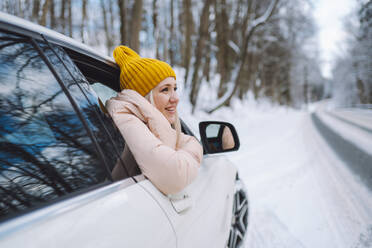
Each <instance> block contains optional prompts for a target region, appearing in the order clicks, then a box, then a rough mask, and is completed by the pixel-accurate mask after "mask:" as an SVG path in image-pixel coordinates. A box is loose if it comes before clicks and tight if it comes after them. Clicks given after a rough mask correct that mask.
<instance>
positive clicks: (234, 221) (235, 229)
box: [227, 175, 249, 248]
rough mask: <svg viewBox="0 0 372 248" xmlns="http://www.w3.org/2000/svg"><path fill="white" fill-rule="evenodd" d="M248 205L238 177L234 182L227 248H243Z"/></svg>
mask: <svg viewBox="0 0 372 248" xmlns="http://www.w3.org/2000/svg"><path fill="white" fill-rule="evenodd" d="M248 215H249V204H248V195H247V191H246V189H245V186H244V183H243V182H242V181H241V180H240V179H239V177H238V175H237V177H236V181H235V193H234V202H233V213H232V218H231V227H230V235H229V239H228V242H227V247H228V248H239V247H243V245H244V241H245V237H246V234H247V228H248Z"/></svg>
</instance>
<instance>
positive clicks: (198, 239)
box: [140, 155, 236, 248]
mask: <svg viewBox="0 0 372 248" xmlns="http://www.w3.org/2000/svg"><path fill="white" fill-rule="evenodd" d="M235 177H236V168H235V166H234V165H233V164H232V163H231V162H230V161H229V160H228V159H226V158H225V157H224V156H219V155H211V156H205V157H204V158H203V163H202V165H201V168H200V170H199V174H198V176H197V178H196V179H195V181H194V182H193V183H191V184H190V185H189V186H188V187H187V188H186V189H185V190H184V191H182V192H181V193H180V194H187V195H189V196H190V197H191V200H192V206H191V207H190V208H189V209H187V210H185V211H184V212H181V213H177V211H176V210H175V209H174V207H173V206H172V202H171V200H170V199H169V197H167V196H165V195H163V194H162V193H161V192H159V191H158V190H157V189H156V188H155V187H154V186H153V185H152V184H151V183H150V182H149V181H148V180H144V181H142V182H140V184H141V185H142V186H143V187H144V188H145V189H146V190H147V191H148V192H149V193H150V194H152V195H153V196H154V198H155V199H157V201H158V203H159V204H160V205H161V207H162V208H163V209H164V210H165V212H166V213H167V215H168V216H169V219H170V221H171V223H172V225H173V226H174V228H175V231H176V234H177V240H178V244H177V247H179V248H182V247H185V248H186V247H193V248H197V247H225V242H226V241H227V239H228V235H229V227H230V224H231V217H232V202H233V201H232V199H233V195H234V182H235ZM206 230H208V232H206ZM206 233H209V234H210V235H206Z"/></svg>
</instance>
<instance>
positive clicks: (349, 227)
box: [230, 110, 372, 248]
mask: <svg viewBox="0 0 372 248" xmlns="http://www.w3.org/2000/svg"><path fill="white" fill-rule="evenodd" d="M244 113H246V114H244V116H240V117H239V120H236V121H233V124H234V125H235V127H236V129H237V131H238V133H239V136H240V139H241V148H240V150H239V151H238V152H236V153H231V154H230V155H231V156H232V160H233V162H235V164H236V165H237V166H238V167H239V172H240V177H241V178H242V179H243V180H244V182H245V184H246V186H247V189H248V194H249V199H250V217H249V218H250V219H249V222H250V223H249V229H248V237H247V240H246V247H250V248H252V247H309V248H310V247H326V248H328V247H372V189H371V188H368V185H366V181H365V180H364V179H365V178H368V176H371V175H367V176H365V175H364V176H365V177H364V179H363V178H361V176H360V174H358V173H355V171H353V169H352V166H351V165H350V164H349V165H347V163H350V161H346V160H345V161H344V160H343V159H342V158H340V156H339V155H338V154H337V152H335V151H334V149H333V148H332V147H331V146H330V144H329V143H328V142H327V141H326V140H325V138H324V134H323V135H322V133H321V132H320V131H319V127H318V126H317V125H316V124H315V121H314V118H315V119H318V120H319V121H321V123H323V124H327V125H332V129H334V130H335V133H337V134H342V133H343V134H344V136H345V137H343V138H344V139H353V141H350V143H352V144H354V146H355V147H357V148H358V149H360V151H363V154H368V153H372V146H369V144H370V142H371V141H372V139H370V138H369V136H368V135H372V134H370V133H369V134H368V132H367V133H365V132H364V133H362V132H360V133H359V134H358V132H359V131H358V130H357V129H353V128H352V127H351V125H349V127H348V126H347V125H344V124H345V123H341V120H340V118H338V120H337V118H335V117H334V116H333V117H330V115H327V114H324V113H323V114H321V113H317V114H316V115H314V114H313V115H311V113H307V112H295V111H284V110H282V111H276V112H272V113H250V112H249V111H244ZM349 117H350V116H349ZM349 117H347V118H349ZM330 118H332V120H331V119H330ZM345 118H346V117H345ZM349 119H350V118H349ZM350 122H351V121H350ZM360 123H361V125H363V123H362V122H360ZM364 123H367V125H368V124H369V123H372V121H371V122H368V119H367V121H365V122H364ZM349 124H350V123H349ZM354 126H356V125H354ZM366 128H367V129H368V127H366ZM345 130H348V131H347V132H346V131H345ZM344 131H345V132H344ZM367 131H368V130H367ZM350 137H351V138H350ZM370 155H372V154H370ZM365 166H367V167H368V166H369V167H372V164H365ZM362 174H363V173H362ZM362 176H363V175H362Z"/></svg>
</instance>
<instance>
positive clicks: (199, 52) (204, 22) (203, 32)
mask: <svg viewBox="0 0 372 248" xmlns="http://www.w3.org/2000/svg"><path fill="white" fill-rule="evenodd" d="M213 1H214V0H206V1H205V2H204V6H203V10H202V14H201V16H200V26H199V39H198V42H197V44H196V49H195V62H194V72H193V75H192V81H191V92H190V102H191V104H192V105H193V108H192V111H193V112H194V110H195V107H196V100H197V97H198V91H199V88H200V83H201V77H200V75H199V69H200V67H201V61H202V57H203V54H204V53H203V51H204V48H205V41H206V39H207V37H208V25H209V8H210V6H211V4H212V3H213Z"/></svg>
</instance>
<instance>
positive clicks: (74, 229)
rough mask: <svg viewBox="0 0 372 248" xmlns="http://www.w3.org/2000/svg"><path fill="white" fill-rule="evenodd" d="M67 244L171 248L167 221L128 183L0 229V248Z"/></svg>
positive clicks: (149, 199)
mask: <svg viewBox="0 0 372 248" xmlns="http://www.w3.org/2000/svg"><path fill="white" fill-rule="evenodd" d="M128 184H130V185H128ZM150 220H151V221H150ZM128 234H130V235H128ZM71 242H73V245H72V246H73V247H138V248H140V247H176V237H175V234H174V231H173V228H172V226H171V225H170V223H169V221H168V218H167V217H166V216H165V214H164V212H163V211H162V210H161V209H160V207H159V206H158V205H157V204H156V202H155V201H154V200H153V199H152V197H151V196H150V195H149V194H148V193H147V192H145V191H144V190H143V188H142V187H140V186H139V185H138V184H136V183H133V179H131V178H130V179H126V180H123V181H120V182H117V183H114V184H110V185H108V186H105V187H103V188H100V189H97V190H94V191H92V192H89V193H87V194H82V195H79V196H77V197H74V198H72V199H69V200H66V201H62V202H60V203H56V204H54V205H51V206H48V207H45V208H42V209H40V210H36V211H34V212H31V213H29V214H26V215H24V216H22V217H20V218H16V219H13V220H10V221H8V222H6V223H3V224H2V225H0V247H2V248H7V247H9V248H10V247H24V246H25V245H26V244H27V247H35V248H38V247H61V248H65V247H66V246H70V245H71ZM69 244H70V245H69Z"/></svg>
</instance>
